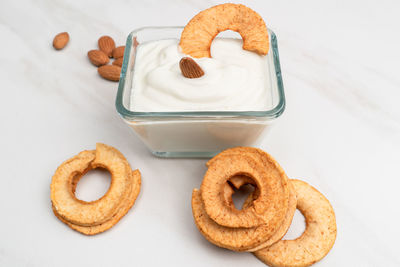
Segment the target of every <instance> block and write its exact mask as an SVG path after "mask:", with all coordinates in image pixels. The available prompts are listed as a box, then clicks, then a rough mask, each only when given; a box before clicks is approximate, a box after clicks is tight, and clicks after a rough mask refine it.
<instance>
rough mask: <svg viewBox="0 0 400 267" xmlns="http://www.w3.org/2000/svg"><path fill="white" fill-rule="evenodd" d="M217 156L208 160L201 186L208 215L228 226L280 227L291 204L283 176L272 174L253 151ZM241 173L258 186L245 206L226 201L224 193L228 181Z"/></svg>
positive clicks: (220, 223)
mask: <svg viewBox="0 0 400 267" xmlns="http://www.w3.org/2000/svg"><path fill="white" fill-rule="evenodd" d="M217 157H218V159H216V160H213V161H212V163H211V164H209V166H208V170H207V172H206V174H205V175H204V179H203V182H202V184H201V188H200V189H201V197H202V200H203V202H204V208H205V210H206V212H207V214H208V216H209V217H210V218H211V219H212V220H214V221H215V222H216V223H218V224H219V225H222V226H226V227H244V228H251V227H256V226H260V225H265V224H267V225H268V226H269V227H271V228H273V229H277V227H278V226H279V225H280V224H281V223H282V221H283V219H284V216H285V213H286V210H287V207H288V199H289V191H288V189H287V183H286V184H284V186H282V181H281V180H282V177H281V176H276V175H271V174H272V173H271V172H270V171H269V170H266V169H265V167H264V166H263V165H262V164H260V163H259V162H257V161H256V160H255V158H254V157H252V156H250V155H246V154H244V155H240V154H232V155H227V156H217ZM238 175H245V176H247V177H249V178H251V179H252V180H254V182H255V184H256V186H257V187H258V190H259V196H258V198H257V199H256V200H254V201H253V202H252V204H251V205H250V206H249V207H247V208H245V209H243V210H237V209H236V208H234V207H231V206H229V205H227V204H226V201H225V199H224V196H223V195H224V193H223V191H224V186H225V184H226V182H227V181H228V180H229V179H230V178H232V177H234V176H238ZM283 175H284V173H283Z"/></svg>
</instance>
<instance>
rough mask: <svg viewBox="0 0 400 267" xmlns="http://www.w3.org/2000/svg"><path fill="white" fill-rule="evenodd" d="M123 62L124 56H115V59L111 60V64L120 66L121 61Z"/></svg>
mask: <svg viewBox="0 0 400 267" xmlns="http://www.w3.org/2000/svg"><path fill="white" fill-rule="evenodd" d="M123 62H124V58H123V57H120V58H117V59H116V60H114V61H113V63H112V64H113V65H116V66H120V67H122V63H123Z"/></svg>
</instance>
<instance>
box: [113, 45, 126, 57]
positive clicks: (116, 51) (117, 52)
mask: <svg viewBox="0 0 400 267" xmlns="http://www.w3.org/2000/svg"><path fill="white" fill-rule="evenodd" d="M124 51H125V46H118V47H116V48H114V49H113V52H112V55H113V58H120V57H123V56H124Z"/></svg>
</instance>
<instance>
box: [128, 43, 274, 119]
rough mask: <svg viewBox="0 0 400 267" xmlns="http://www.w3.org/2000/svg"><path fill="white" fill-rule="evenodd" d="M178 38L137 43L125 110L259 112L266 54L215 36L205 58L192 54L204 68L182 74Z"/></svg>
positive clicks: (266, 82)
mask: <svg viewBox="0 0 400 267" xmlns="http://www.w3.org/2000/svg"><path fill="white" fill-rule="evenodd" d="M185 56H187V55H185V54H183V53H181V52H180V49H179V40H177V39H167V40H158V41H152V42H148V43H144V44H141V45H139V46H138V51H137V53H136V58H135V64H136V65H135V70H134V74H133V81H132V93H131V102H130V105H131V106H130V109H131V110H132V111H142V112H166V111H170V112H174V111H175V112H178V111H261V110H267V109H268V98H269V96H270V94H269V92H270V88H269V87H270V86H271V85H270V84H271V83H270V78H269V75H268V73H269V71H268V62H267V56H260V55H258V54H256V53H254V52H250V51H246V50H243V49H242V40H241V39H230V38H215V39H214V41H213V43H212V46H211V56H212V57H211V58H199V59H197V58H195V59H194V60H195V61H196V62H197V64H199V65H200V67H201V68H202V69H203V71H204V73H205V74H204V75H203V76H202V77H200V78H196V79H189V78H185V77H184V76H183V75H182V73H181V70H180V68H179V61H180V60H181V59H182V57H185Z"/></svg>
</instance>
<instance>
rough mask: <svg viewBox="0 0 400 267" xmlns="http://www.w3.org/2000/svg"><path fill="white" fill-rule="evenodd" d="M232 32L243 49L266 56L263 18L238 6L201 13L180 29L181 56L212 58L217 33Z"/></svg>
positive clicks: (217, 8) (216, 8)
mask: <svg viewBox="0 0 400 267" xmlns="http://www.w3.org/2000/svg"><path fill="white" fill-rule="evenodd" d="M226 30H232V31H236V32H238V33H239V34H240V35H241V36H242V39H243V49H244V50H248V51H254V52H256V53H258V54H260V55H266V54H268V50H269V38H268V30H267V26H266V25H265V22H264V20H263V19H262V17H261V16H260V15H259V14H258V13H257V12H255V11H254V10H252V9H250V8H248V7H246V6H244V5H240V4H230V3H227V4H221V5H217V6H213V7H211V8H208V9H206V10H203V11H201V12H200V13H198V14H197V15H196V16H194V17H193V18H192V19H191V20H190V21H189V23H188V24H187V25H186V26H185V28H184V29H183V32H182V35H181V40H180V43H179V44H180V47H181V49H182V52H183V53H185V54H188V55H190V56H192V57H195V58H201V57H211V53H210V47H211V42H212V41H213V39H214V38H215V36H217V35H218V33H220V32H223V31H226Z"/></svg>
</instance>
